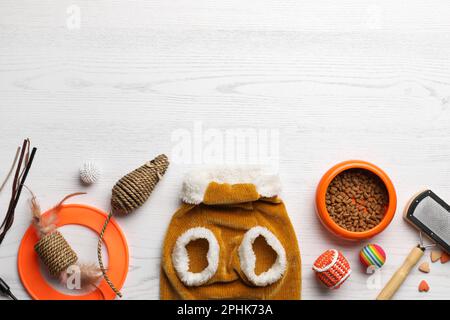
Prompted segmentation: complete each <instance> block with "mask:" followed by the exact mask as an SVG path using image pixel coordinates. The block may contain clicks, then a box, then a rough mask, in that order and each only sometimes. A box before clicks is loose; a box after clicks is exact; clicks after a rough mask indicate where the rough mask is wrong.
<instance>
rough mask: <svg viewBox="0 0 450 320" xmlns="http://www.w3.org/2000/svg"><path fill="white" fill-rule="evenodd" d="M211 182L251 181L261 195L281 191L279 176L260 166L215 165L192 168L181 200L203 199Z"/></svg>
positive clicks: (198, 201)
mask: <svg viewBox="0 0 450 320" xmlns="http://www.w3.org/2000/svg"><path fill="white" fill-rule="evenodd" d="M211 182H216V183H228V184H240V183H251V184H253V185H254V186H255V187H256V191H257V192H258V193H259V194H260V195H261V196H263V197H267V198H270V197H274V196H277V195H279V193H280V191H281V183H280V178H279V177H278V175H276V174H272V173H270V174H268V173H267V172H265V171H264V170H263V169H262V168H260V167H254V166H243V167H216V168H210V169H204V170H193V171H191V172H190V173H188V174H187V175H186V177H185V179H184V182H183V190H182V200H183V201H184V202H186V203H190V204H199V203H201V202H202V201H203V197H204V195H205V192H206V189H207V188H208V185H209V184H210V183H211Z"/></svg>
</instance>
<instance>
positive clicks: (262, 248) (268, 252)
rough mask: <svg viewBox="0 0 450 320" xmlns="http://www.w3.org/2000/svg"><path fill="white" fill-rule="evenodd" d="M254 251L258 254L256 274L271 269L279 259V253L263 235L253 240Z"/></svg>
mask: <svg viewBox="0 0 450 320" xmlns="http://www.w3.org/2000/svg"><path fill="white" fill-rule="evenodd" d="M253 251H254V252H255V256H256V266H255V274H256V275H260V274H261V273H263V272H266V271H267V270H269V269H270V268H271V267H272V266H273V264H274V263H275V261H276V259H277V253H276V252H275V250H273V249H272V247H271V246H269V245H268V243H267V241H266V239H265V238H264V237H263V236H261V235H260V236H258V238H256V239H255V242H253Z"/></svg>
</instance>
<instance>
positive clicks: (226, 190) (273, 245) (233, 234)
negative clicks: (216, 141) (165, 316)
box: [160, 168, 301, 300]
mask: <svg viewBox="0 0 450 320" xmlns="http://www.w3.org/2000/svg"><path fill="white" fill-rule="evenodd" d="M279 190H280V182H279V179H278V177H277V176H275V175H266V174H264V173H263V172H262V171H261V170H259V169H255V168H240V169H239V168H221V169H214V170H209V171H194V172H192V173H190V174H188V175H187V177H186V179H185V181H184V184H183V194H182V199H183V202H184V203H183V204H182V206H181V207H180V208H179V210H178V211H177V212H176V213H175V214H174V216H173V217H172V221H171V222H170V225H169V229H168V231H167V234H166V238H165V241H164V247H163V256H162V264H161V269H162V270H161V279H160V290H161V299H164V300H169V299H176V300H178V299H300V290H301V263H300V253H299V249H298V245H297V238H296V236H295V232H294V229H293V228H292V225H291V222H290V220H289V217H288V215H287V212H286V209H285V206H284V204H283V202H282V201H281V200H280V199H279V198H278V194H279Z"/></svg>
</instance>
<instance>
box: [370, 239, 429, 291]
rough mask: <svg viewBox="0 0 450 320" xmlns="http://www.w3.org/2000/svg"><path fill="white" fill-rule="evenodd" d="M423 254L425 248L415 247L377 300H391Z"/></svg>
mask: <svg viewBox="0 0 450 320" xmlns="http://www.w3.org/2000/svg"><path fill="white" fill-rule="evenodd" d="M423 254H424V249H423V248H420V247H414V249H412V250H411V252H410V253H409V255H408V256H407V257H406V259H405V261H404V262H403V265H402V266H401V267H400V268H399V269H398V270H397V271H396V272H395V273H394V275H393V276H392V278H391V280H389V282H388V283H387V284H386V285H385V286H384V288H383V290H381V292H380V294H379V295H378V297H377V300H390V299H391V298H392V296H393V295H394V294H395V293H396V292H397V290H398V289H399V288H400V286H401V285H402V283H403V282H404V281H405V279H406V277H407V276H408V275H409V272H410V271H411V269H412V268H414V266H415V265H416V264H417V262H419V260H420V258H422V256H423Z"/></svg>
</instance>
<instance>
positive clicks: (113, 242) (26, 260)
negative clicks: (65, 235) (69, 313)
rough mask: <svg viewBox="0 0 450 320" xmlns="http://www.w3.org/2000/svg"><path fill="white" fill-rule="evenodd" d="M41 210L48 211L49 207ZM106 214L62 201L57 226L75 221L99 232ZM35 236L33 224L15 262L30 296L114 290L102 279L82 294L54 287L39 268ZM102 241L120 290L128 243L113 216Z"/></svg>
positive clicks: (103, 296) (106, 296) (102, 295)
mask: <svg viewBox="0 0 450 320" xmlns="http://www.w3.org/2000/svg"><path fill="white" fill-rule="evenodd" d="M44 214H48V211H47V212H46V213H44ZM106 217H107V214H106V213H104V212H102V211H101V210H99V209H96V208H93V207H90V206H86V205H81V204H68V205H62V206H61V209H59V210H58V221H57V227H61V226H64V225H68V224H76V225H80V226H84V227H87V228H90V229H91V230H93V231H95V232H97V233H100V232H101V230H102V227H103V224H104V223H105V219H106ZM38 240H39V239H38V236H37V234H36V231H35V229H34V227H33V226H30V227H29V228H28V230H27V231H26V232H25V235H24V236H23V238H22V242H21V243H20V247H19V253H18V257H17V266H18V269H19V276H20V279H21V280H22V284H23V286H24V287H25V289H26V290H27V291H28V293H29V294H30V296H31V297H32V298H33V299H36V300H112V299H114V298H115V297H116V294H115V293H114V291H112V290H111V288H110V287H109V285H108V284H107V283H106V281H105V280H104V279H103V280H102V281H101V283H100V284H99V285H98V287H97V289H95V290H94V291H91V292H89V293H87V294H84V295H68V294H64V293H61V292H59V291H58V290H56V289H55V288H53V287H52V286H51V285H50V284H49V283H48V282H47V281H46V280H45V278H44V276H43V275H42V274H41V272H40V262H39V257H38V255H37V254H36V252H35V251H34V245H35V244H36V243H37V242H38ZM103 241H104V242H105V247H106V249H107V251H108V257H109V263H108V271H107V272H108V276H109V277H110V279H111V281H112V282H113V283H114V284H115V285H116V286H117V288H118V289H119V290H120V289H121V288H122V286H123V284H124V282H125V279H126V277H127V273H128V262H129V256H128V245H127V242H126V239H125V235H124V234H123V232H122V230H121V229H120V227H119V225H118V224H117V222H116V221H115V220H114V219H111V221H110V224H109V225H108V228H107V229H106V232H105V235H104V238H103Z"/></svg>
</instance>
